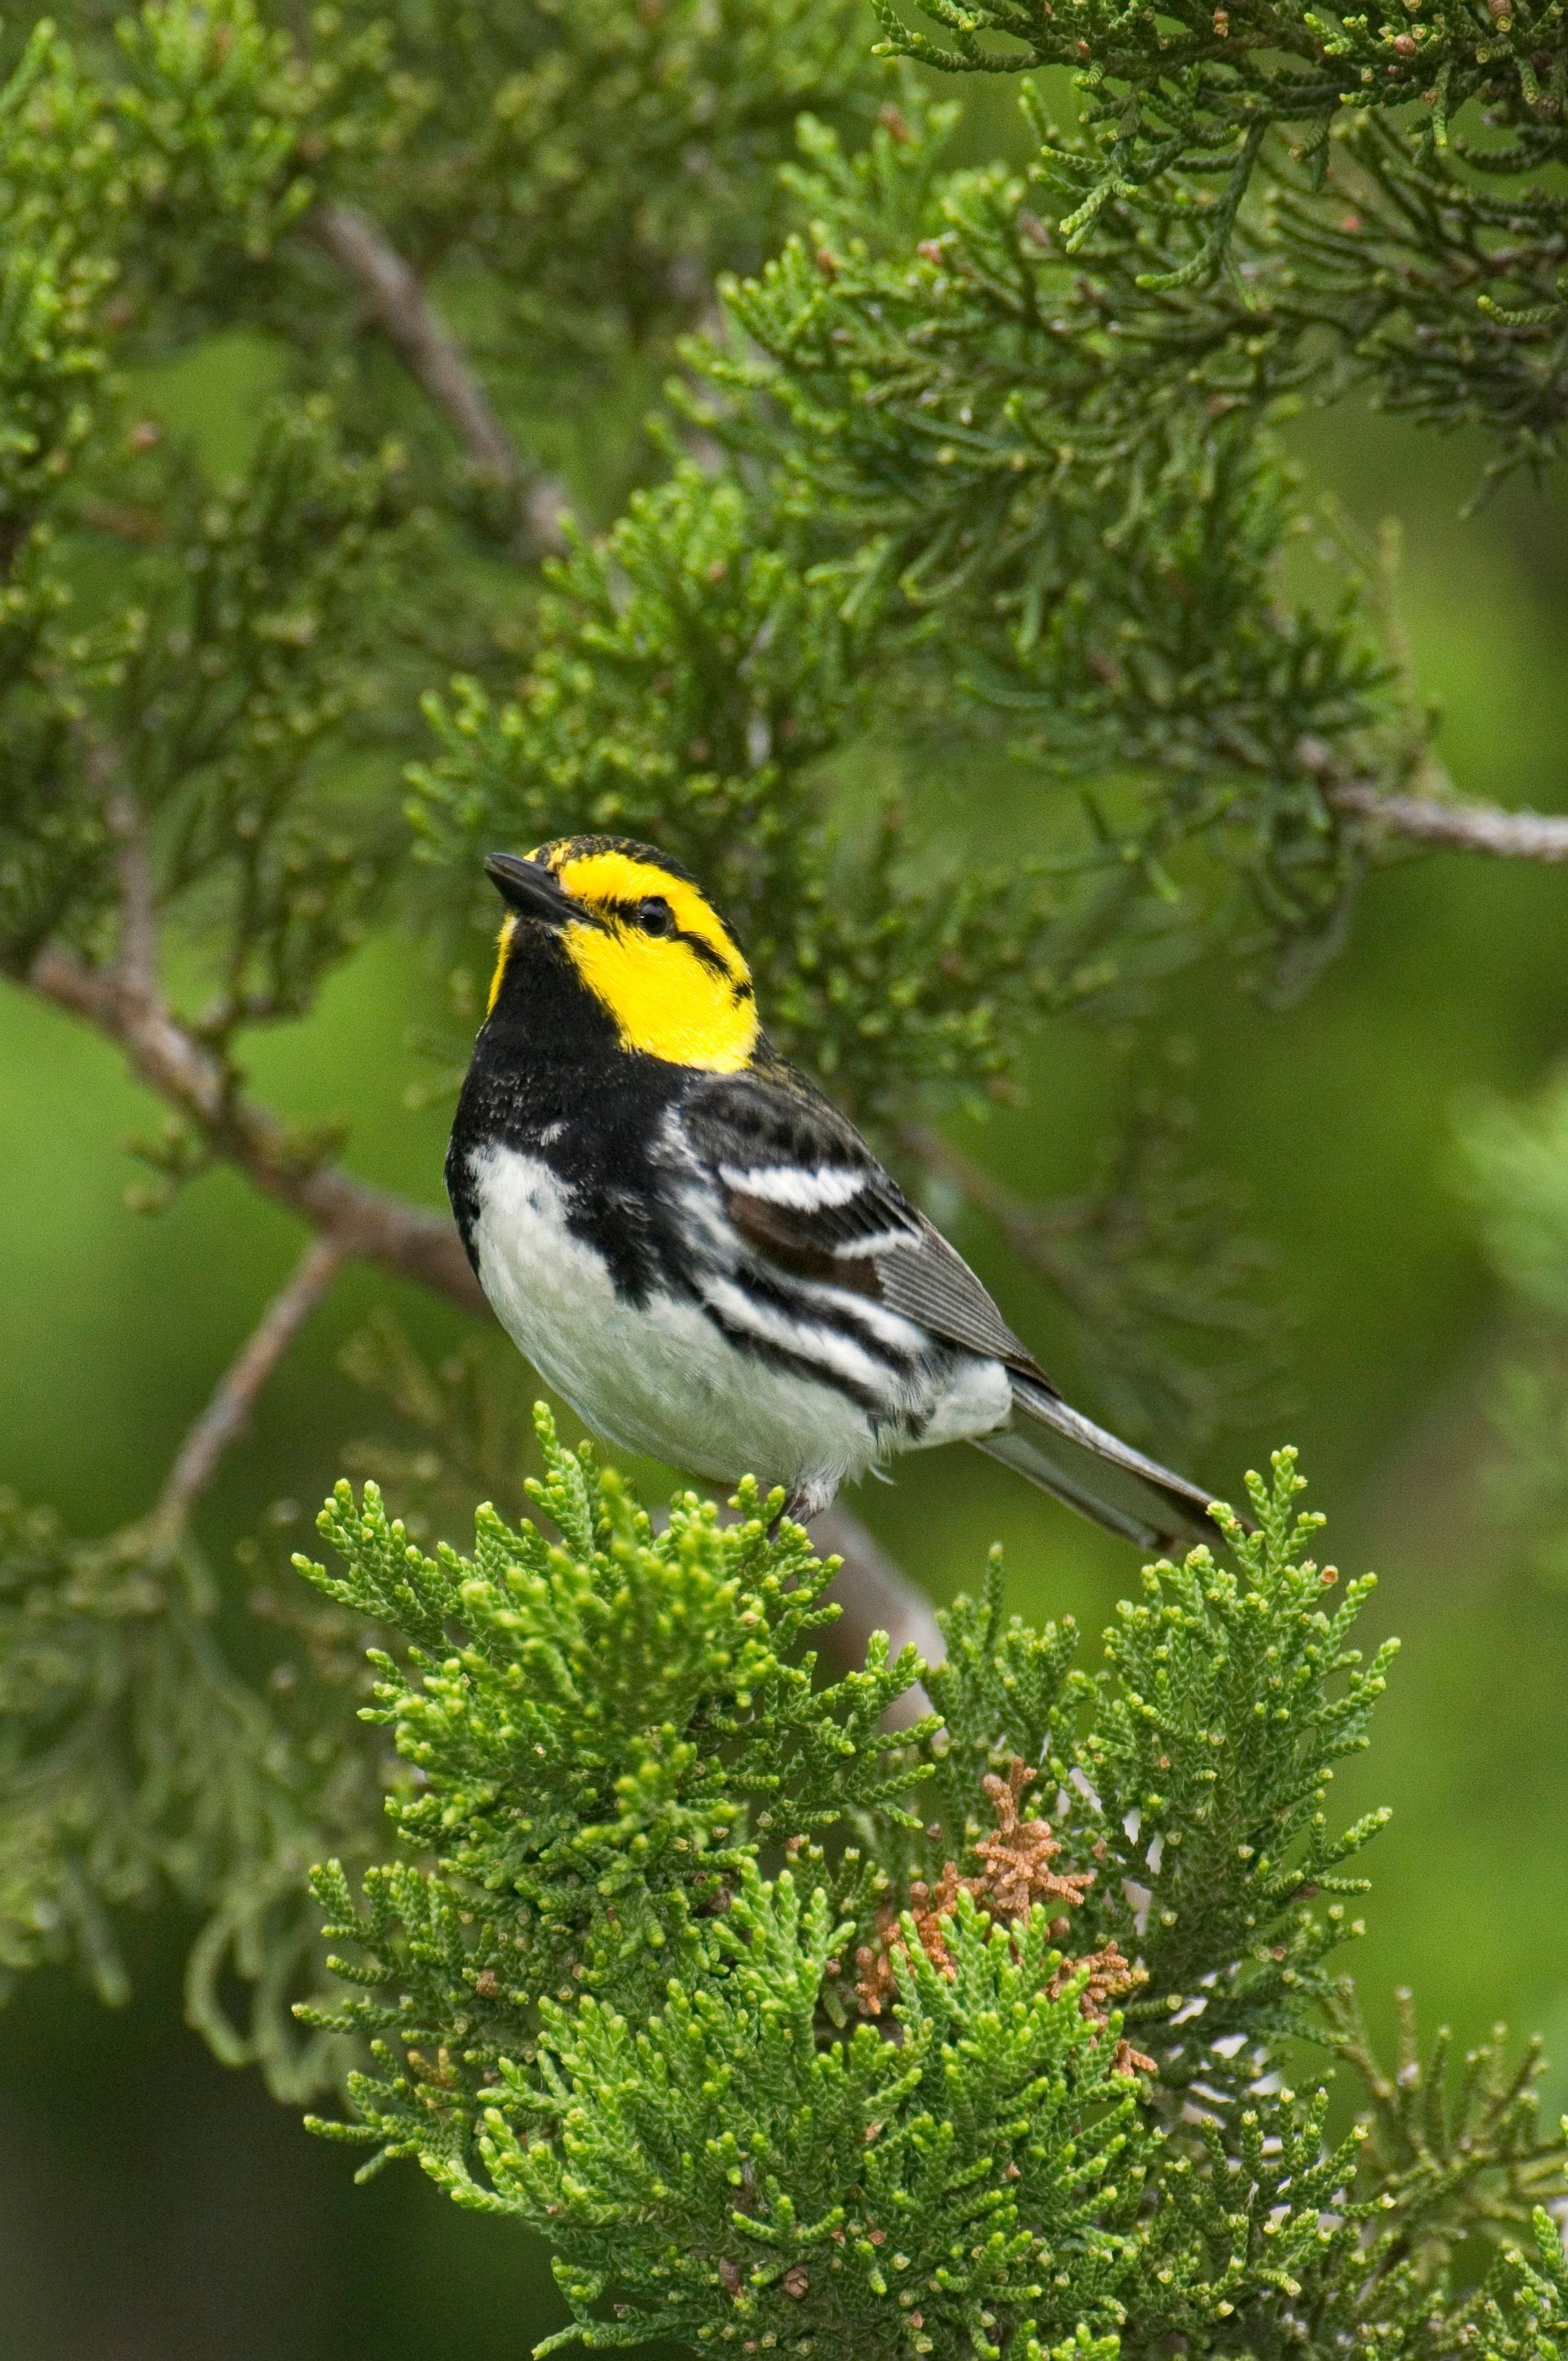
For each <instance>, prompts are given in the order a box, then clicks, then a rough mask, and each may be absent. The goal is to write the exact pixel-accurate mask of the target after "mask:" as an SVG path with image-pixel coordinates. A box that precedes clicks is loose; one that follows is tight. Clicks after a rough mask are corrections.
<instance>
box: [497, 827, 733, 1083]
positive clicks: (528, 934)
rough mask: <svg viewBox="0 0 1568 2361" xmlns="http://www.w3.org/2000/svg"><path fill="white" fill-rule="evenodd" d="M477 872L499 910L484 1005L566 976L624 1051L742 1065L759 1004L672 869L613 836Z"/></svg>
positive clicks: (717, 923) (726, 1069)
mask: <svg viewBox="0 0 1568 2361" xmlns="http://www.w3.org/2000/svg"><path fill="white" fill-rule="evenodd" d="M485 868H486V870H487V872H488V875H489V877H490V879H491V881H492V883H493V884H495V886H496V887H497V889H498V891H499V894H500V896H501V899H502V901H503V902H504V903H505V904H506V906H507V914H506V917H505V919H504V920H503V921H502V925H501V931H500V942H499V957H498V959H497V961H496V972H495V976H494V979H493V981H492V983H491V985H490V998H489V1007H490V1010H492V1011H493V1010H494V1009H495V1008H496V1006H497V1004H498V1002H499V1001H500V1000H501V997H502V994H509V995H510V992H511V991H512V990H514V989H523V990H526V988H527V981H528V977H529V975H530V974H531V973H532V974H534V975H538V974H539V973H540V972H541V971H540V969H539V966H538V964H537V962H536V961H535V960H532V959H529V958H527V957H525V956H524V954H525V953H526V952H527V951H529V950H532V951H535V952H537V951H538V950H540V949H541V948H543V946H544V945H546V944H548V945H550V946H553V947H554V951H555V954H556V956H555V957H554V959H552V960H551V961H550V969H551V971H552V972H554V974H555V975H557V976H559V975H561V974H563V973H564V974H565V978H566V979H567V980H568V981H569V982H571V983H573V984H574V985H575V986H576V988H577V989H579V990H580V991H582V992H584V993H586V994H588V995H589V996H590V998H591V1000H592V1001H593V1002H594V1003H595V1004H597V1005H598V1009H599V1010H601V1011H602V1012H603V1014H604V1015H605V1016H608V1017H609V1020H610V1023H611V1024H612V1025H613V1027H614V1028H615V1036H616V1038H617V1039H618V1040H619V1042H620V1046H621V1047H622V1048H623V1049H634V1050H641V1052H642V1053H643V1054H644V1055H645V1056H647V1057H650V1058H663V1059H667V1060H670V1061H671V1062H672V1063H673V1064H675V1065H683V1066H700V1067H703V1068H705V1069H706V1070H707V1071H708V1072H710V1073H719V1074H732V1073H736V1072H738V1071H740V1068H742V1067H743V1066H745V1065H747V1064H749V1063H750V1061H751V1052H752V1050H753V1049H754V1048H755V1046H756V1042H757V1005H756V998H755V995H754V994H753V992H752V989H751V971H750V970H749V968H748V967H747V965H746V961H745V959H744V956H743V955H742V953H741V950H740V944H739V943H738V942H737V941H736V939H735V937H734V935H733V934H732V933H731V932H730V929H729V926H728V925H727V924H726V922H725V920H724V919H723V918H721V917H719V915H718V911H717V910H716V909H715V908H714V906H713V905H712V903H711V902H710V901H709V900H708V899H707V895H706V894H704V892H703V891H702V888H701V887H700V886H699V885H698V884H697V883H696V879H695V878H694V877H692V876H691V875H690V873H688V872H687V871H686V870H685V869H683V868H682V867H681V866H680V864H679V862H674V861H670V860H668V859H667V858H666V857H665V855H664V854H663V853H661V852H655V851H653V850H652V847H651V846H649V845H646V844H633V843H630V841H628V840H626V839H625V838H623V837H612V836H568V837H562V838H560V839H559V840H557V841H556V842H555V843H554V844H542V845H541V846H540V847H539V849H538V851H536V852H532V853H530V854H529V856H528V857H527V859H526V860H521V859H520V858H519V857H518V856H517V855H516V854H515V853H510V852H492V853H491V854H490V855H489V857H488V859H487V861H486V862H485Z"/></svg>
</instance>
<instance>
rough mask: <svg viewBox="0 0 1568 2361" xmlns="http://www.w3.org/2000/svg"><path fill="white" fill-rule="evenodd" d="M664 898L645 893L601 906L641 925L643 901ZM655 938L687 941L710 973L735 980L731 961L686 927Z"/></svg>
mask: <svg viewBox="0 0 1568 2361" xmlns="http://www.w3.org/2000/svg"><path fill="white" fill-rule="evenodd" d="M643 901H663V895H659V894H650V895H644V896H643V897H642V901H637V902H627V901H613V902H612V901H605V902H601V903H600V905H599V907H600V909H602V910H604V911H605V912H606V913H607V914H608V915H609V917H615V918H620V920H621V921H622V923H623V924H624V925H626V926H629V927H640V923H641V922H640V919H639V916H638V914H639V912H640V911H641V908H642V906H643ZM665 907H666V908H668V904H665ZM654 939H655V940H656V941H662V942H666V943H685V946H686V949H687V950H689V951H692V952H694V953H695V954H696V958H697V959H699V960H700V961H701V962H702V964H703V966H704V967H705V968H706V969H707V972H708V973H709V975H718V976H722V977H723V978H724V979H725V981H726V982H727V983H733V982H734V972H733V970H732V969H731V967H730V966H729V961H727V960H726V959H724V958H723V957H722V956H721V955H720V954H719V953H718V951H716V950H714V948H713V945H712V944H711V943H709V942H705V941H704V940H703V938H702V937H701V936H700V935H694V934H692V933H691V932H690V931H689V930H688V929H687V928H685V927H675V928H673V929H672V930H671V932H670V933H669V934H667V935H663V936H657V937H655V938H654ZM746 989H747V990H748V991H750V989H751V986H750V985H749V984H748V985H747V987H746Z"/></svg>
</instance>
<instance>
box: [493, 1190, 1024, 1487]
mask: <svg viewBox="0 0 1568 2361" xmlns="http://www.w3.org/2000/svg"><path fill="white" fill-rule="evenodd" d="M470 1169H471V1171H472V1173H473V1178H474V1184H475V1192H476V1196H477V1202H478V1216H477V1222H476V1224H475V1231H474V1246H475V1250H476V1253H477V1259H478V1266H479V1282H480V1285H481V1286H482V1287H483V1288H484V1290H485V1293H486V1295H487V1296H488V1298H489V1301H490V1303H491V1305H492V1307H493V1308H494V1311H495V1313H496V1316H497V1318H498V1319H499V1321H500V1323H501V1325H502V1327H503V1328H505V1330H506V1331H507V1334H509V1335H510V1337H511V1339H512V1341H513V1343H514V1344H515V1345H518V1346H519V1348H520V1349H521V1351H522V1352H523V1353H524V1354H525V1355H526V1356H527V1357H528V1358H529V1360H531V1361H532V1364H533V1366H534V1367H535V1368H536V1369H537V1370H538V1371H539V1373H540V1375H541V1377H543V1378H545V1379H546V1380H547V1382H548V1383H549V1384H550V1385H551V1386H553V1387H554V1389H555V1390H556V1391H557V1392H558V1393H560V1394H562V1395H563V1396H564V1397H565V1400H567V1401H569V1402H570V1403H571V1405H572V1407H573V1409H574V1410H575V1411H576V1412H577V1413H578V1415H579V1417H581V1418H582V1419H583V1420H584V1422H586V1423H587V1425H588V1426H590V1427H591V1428H592V1429H593V1430H594V1432H595V1433H597V1434H601V1435H603V1436H605V1437H606V1438H607V1440H608V1441H609V1442H611V1443H617V1444H620V1445H621V1446H622V1447H623V1448H625V1449H627V1450H631V1451H644V1452H647V1453H648V1454H649V1455H651V1456H652V1457H653V1458H655V1459H663V1460H665V1461H667V1462H668V1463H669V1464H670V1465H671V1466H674V1467H681V1468H689V1469H690V1470H692V1472H693V1473H694V1474H696V1475H700V1476H707V1477H714V1478H715V1479H717V1480H718V1481H719V1482H721V1483H733V1482H735V1481H736V1479H737V1478H738V1477H741V1476H746V1475H752V1476H755V1477H757V1478H758V1479H759V1481H760V1482H761V1483H762V1485H763V1486H764V1488H765V1487H767V1486H770V1485H773V1484H782V1485H784V1487H785V1488H786V1489H789V1490H792V1491H793V1490H794V1489H795V1488H796V1487H798V1486H801V1485H806V1484H816V1485H822V1486H825V1487H826V1488H827V1489H828V1496H829V1497H830V1496H831V1491H832V1488H835V1487H836V1486H837V1485H838V1484H839V1482H840V1481H842V1480H843V1479H844V1478H845V1477H850V1478H853V1477H857V1476H861V1475H863V1474H864V1473H865V1470H866V1469H867V1467H869V1466H871V1464H872V1461H873V1460H874V1459H875V1458H876V1457H877V1455H878V1444H877V1438H876V1436H875V1434H874V1433H873V1432H872V1424H871V1421H870V1420H869V1419H868V1417H867V1416H866V1414H865V1413H864V1411H861V1410H860V1409H859V1408H858V1407H857V1406H856V1404H855V1403H854V1402H852V1401H850V1400H847V1399H846V1398H845V1396H844V1395H843V1394H842V1393H840V1392H839V1390H838V1389H837V1388H836V1387H834V1386H831V1385H822V1384H817V1383H816V1382H814V1381H813V1380H812V1379H810V1378H805V1377H799V1376H796V1375H795V1374H794V1373H792V1372H791V1371H788V1370H784V1369H777V1368H773V1367H770V1366H769V1365H768V1363H767V1362H766V1361H765V1360H762V1359H761V1358H759V1357H758V1356H757V1355H756V1354H754V1353H751V1352H746V1351H742V1350H741V1349H740V1347H738V1346H736V1345H732V1344H730V1342H729V1339H728V1338H727V1337H726V1336H725V1335H724V1334H723V1333H722V1331H721V1330H719V1329H718V1327H716V1326H715V1324H714V1323H713V1321H712V1320H711V1319H710V1318H709V1317H708V1316H707V1313H706V1312H704V1311H703V1310H702V1308H701V1306H700V1305H698V1304H697V1303H696V1302H695V1301H692V1300H690V1299H689V1298H687V1297H684V1296H677V1295H674V1294H670V1293H663V1292H662V1293H659V1294H656V1295H653V1296H651V1297H650V1298H649V1299H648V1300H647V1301H645V1302H643V1303H641V1304H634V1303H630V1302H629V1301H626V1299H625V1298H624V1297H622V1296H620V1295H619V1294H618V1293H617V1291H616V1289H615V1286H614V1284H613V1282H612V1280H611V1279H610V1276H609V1271H608V1270H607V1268H605V1265H604V1264H603V1262H602V1261H601V1260H600V1259H599V1257H598V1256H597V1255H596V1254H595V1253H594V1252H593V1251H592V1250H591V1249H590V1248H589V1247H587V1246H585V1245H584V1244H583V1243H582V1241H581V1240H580V1239H579V1238H576V1237H575V1236H574V1235H572V1233H571V1231H570V1230H569V1229H568V1228H567V1225H566V1220H565V1191H564V1189H563V1187H562V1184H561V1182H560V1181H559V1180H557V1179H556V1177H555V1175H554V1173H553V1172H552V1171H551V1170H550V1169H549V1167H548V1166H547V1165H546V1164H544V1163H543V1162H542V1161H541V1160H540V1159H538V1158H535V1157H531V1156H525V1155H523V1154H521V1152H520V1151H519V1150H518V1149H516V1148H504V1147H500V1146H492V1147H489V1148H482V1149H479V1150H477V1152H476V1154H475V1156H474V1158H473V1159H472V1163H471V1167H470ZM977 1366H980V1365H977ZM991 1423H992V1424H994V1423H997V1421H996V1420H994V1419H993V1420H992V1422H991Z"/></svg>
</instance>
